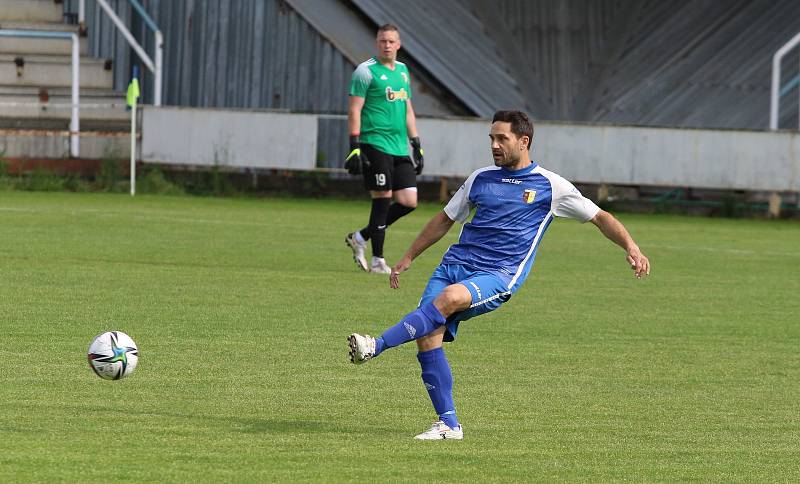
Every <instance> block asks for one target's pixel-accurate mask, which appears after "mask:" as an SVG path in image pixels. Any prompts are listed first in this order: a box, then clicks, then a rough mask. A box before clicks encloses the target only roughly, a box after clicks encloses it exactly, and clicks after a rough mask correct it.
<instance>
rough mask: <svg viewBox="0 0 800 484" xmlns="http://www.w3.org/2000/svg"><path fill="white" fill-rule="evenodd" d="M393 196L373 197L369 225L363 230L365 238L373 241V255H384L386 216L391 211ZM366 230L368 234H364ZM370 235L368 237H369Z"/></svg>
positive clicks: (362, 233) (362, 234)
mask: <svg viewBox="0 0 800 484" xmlns="http://www.w3.org/2000/svg"><path fill="white" fill-rule="evenodd" d="M391 203H392V199H391V198H373V199H372V210H370V212H369V225H367V226H366V228H365V229H364V230H362V231H361V236H362V237H364V240H370V239H371V241H372V255H373V257H383V241H384V239H385V238H386V216H387V214H388V213H389V205H390V204H391ZM364 231H366V232H367V234H364ZM367 235H368V237H367Z"/></svg>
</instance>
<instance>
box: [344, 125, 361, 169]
mask: <svg viewBox="0 0 800 484" xmlns="http://www.w3.org/2000/svg"><path fill="white" fill-rule="evenodd" d="M361 156H362V155H361V143H360V142H359V139H358V135H355V136H351V137H350V154H348V155H347V158H345V160H344V167H345V168H346V169H347V173H350V174H351V175H360V174H361V170H362V168H361V164H362V159H361Z"/></svg>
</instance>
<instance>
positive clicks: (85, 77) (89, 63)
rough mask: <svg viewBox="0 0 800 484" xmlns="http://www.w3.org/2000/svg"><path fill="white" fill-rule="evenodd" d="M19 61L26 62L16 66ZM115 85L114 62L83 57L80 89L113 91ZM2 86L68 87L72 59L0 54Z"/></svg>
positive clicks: (55, 56)
mask: <svg viewBox="0 0 800 484" xmlns="http://www.w3.org/2000/svg"><path fill="white" fill-rule="evenodd" d="M20 61H21V62H22V63H24V65H22V66H21V67H19V66H18V65H17V64H18V63H19V62H20ZM113 84H114V78H113V72H112V69H111V61H107V60H105V59H96V58H87V57H82V58H81V64H80V87H81V89H83V88H103V89H111V88H112V86H113ZM0 85H6V86H52V87H69V86H71V85H72V59H71V58H70V57H69V56H65V55H44V54H31V55H14V54H0Z"/></svg>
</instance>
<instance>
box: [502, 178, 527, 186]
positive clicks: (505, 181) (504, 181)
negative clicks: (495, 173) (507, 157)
mask: <svg viewBox="0 0 800 484" xmlns="http://www.w3.org/2000/svg"><path fill="white" fill-rule="evenodd" d="M500 181H501V182H502V183H513V184H514V185H519V184H520V183H522V180H517V179H516V178H501V179H500Z"/></svg>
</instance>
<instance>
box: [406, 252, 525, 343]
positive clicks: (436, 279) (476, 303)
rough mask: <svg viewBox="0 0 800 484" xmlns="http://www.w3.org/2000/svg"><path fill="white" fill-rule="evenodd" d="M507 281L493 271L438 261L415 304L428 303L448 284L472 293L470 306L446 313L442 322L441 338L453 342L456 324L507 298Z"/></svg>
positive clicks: (482, 312) (497, 305)
mask: <svg viewBox="0 0 800 484" xmlns="http://www.w3.org/2000/svg"><path fill="white" fill-rule="evenodd" d="M508 283H509V281H508V278H504V277H501V276H500V275H499V274H496V273H493V272H487V271H476V270H472V269H469V268H466V267H464V266H462V265H459V264H440V265H439V267H437V268H436V270H434V271H433V275H431V278H430V280H429V281H428V285H427V286H425V291H423V293H422V298H421V299H420V300H419V305H420V306H422V305H424V304H427V303H429V302H432V301H433V300H434V299H436V296H438V295H439V293H440V292H442V291H443V290H444V288H445V287H447V286H449V285H451V284H461V285H463V286H464V287H466V288H467V289H468V290H469V292H470V294H472V303H471V304H470V307H469V308H468V309H465V310H463V311H459V312H457V313H455V314H452V315H450V317H449V318H447V322H446V323H445V325H446V326H447V330H446V331H445V332H444V340H445V341H453V340H455V339H456V332H457V331H458V323H460V322H461V321H466V320H468V319H470V318H474V317H475V316H480V315H481V314H485V313H488V312H490V311H494V310H495V309H497V308H499V307H500V305H501V304H503V303H504V302H506V301H508V300H509V299H511V295H512V291H511V289H509V288H508Z"/></svg>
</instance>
